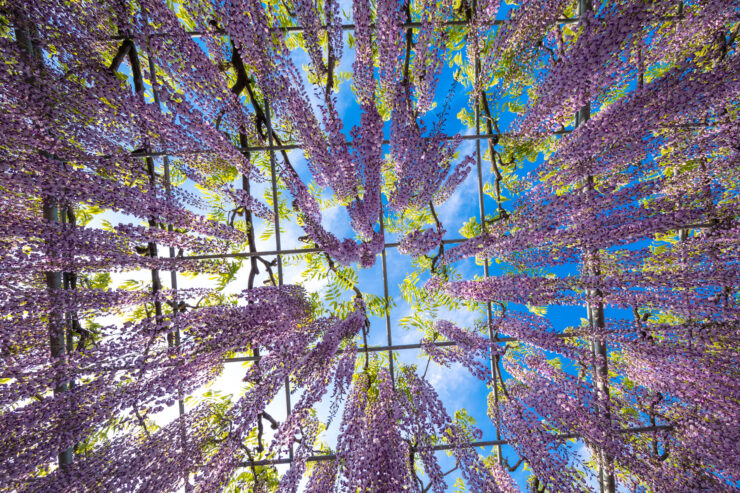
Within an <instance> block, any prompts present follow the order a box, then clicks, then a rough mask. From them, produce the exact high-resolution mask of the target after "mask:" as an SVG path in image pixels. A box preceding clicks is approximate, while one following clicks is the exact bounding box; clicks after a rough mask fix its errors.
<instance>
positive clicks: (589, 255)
mask: <svg viewBox="0 0 740 493" xmlns="http://www.w3.org/2000/svg"><path fill="white" fill-rule="evenodd" d="M592 9H593V5H592V3H591V0H578V18H579V19H580V18H581V17H582V16H583V15H584V14H585V13H586V12H587V11H590V10H592ZM590 117H591V104H590V103H587V104H586V105H584V106H583V107H582V108H581V109H580V110H578V112H577V113H576V115H575V127H576V128H578V127H579V126H581V125H583V124H584V123H586V122H587V121H588V119H589V118H590ZM586 187H587V192H586V193H588V191H589V190H590V189H591V188H592V187H593V177H592V176H588V177H586ZM598 263H599V260H598V252H597V251H596V250H590V251H588V252H586V258H585V259H584V271H585V270H586V269H587V268H588V270H589V271H590V274H592V275H595V276H596V275H599V272H600V269H599V266H598ZM589 264H590V265H589ZM600 294H601V293H599V292H598V290H588V295H589V297H590V296H598V295H600ZM586 312H587V316H588V323H589V326H590V327H592V328H600V329H603V328H604V327H606V324H605V320H604V304H603V303H602V302H596V303H594V302H592V301H589V302H587V304H586ZM591 352H592V355H593V358H594V384H595V387H596V389H597V392H598V394H599V395H598V396H597V401H602V402H603V403H604V407H605V413H606V416H605V417H606V419H609V407H608V406H609V387H608V380H609V373H608V368H607V356H608V354H607V350H606V344H605V343H604V341H603V340H602V339H601V337H599V336H597V337H594V338H593V339H592V341H591ZM597 455H598V463H599V491H600V493H615V492H616V481H615V478H614V472H613V471H612V470H611V469H612V467H613V463H612V462H613V461H612V459H611V458H610V457H609V456H608V455H607V454H606V453H605V452H604V451H603V450H600V449H599V450H597Z"/></svg>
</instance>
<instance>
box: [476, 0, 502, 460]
mask: <svg viewBox="0 0 740 493" xmlns="http://www.w3.org/2000/svg"><path fill="white" fill-rule="evenodd" d="M475 4H476V2H475V1H474V2H473V11H474V12H475ZM474 63H475V67H474V70H475V72H474V77H475V80H474V82H473V87H474V88H475V87H476V86H477V84H478V79H479V78H480V58H479V55H478V52H477V50H476V52H475V61H474ZM480 104H481V102H480V98H476V101H475V135H480ZM480 141H481V139H475V164H476V171H477V173H478V207H479V213H480V224H481V232H482V233H483V235H486V234H487V227H486V205H485V200H484V197H485V196H484V194H483V165H482V159H481V150H480ZM483 276H484V277H485V278H488V277H489V276H490V272H489V270H488V259H487V258H484V259H483ZM486 322H487V324H486V325H487V326H488V337H489V338H490V339H491V340H494V338H495V337H496V336H497V335H498V334H494V332H493V313H492V310H491V302H490V301H489V302H486ZM490 366H491V381H492V385H493V401H494V405H495V406H496V417H497V419H496V421H497V422H496V423H495V425H496V440H498V441H500V440H501V423H499V422H498V415H499V414H498V405H499V399H500V397H499V394H498V358H497V357H496V356H495V355H494V354H493V352H491V353H490ZM496 456H497V459H498V463H499V464H503V461H504V456H503V450H502V446H501V444H500V443H499V444H496Z"/></svg>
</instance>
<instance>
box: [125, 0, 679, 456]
mask: <svg viewBox="0 0 740 493" xmlns="http://www.w3.org/2000/svg"><path fill="white" fill-rule="evenodd" d="M579 3H580V2H579ZM469 22H470V21H468V20H465V21H457V20H456V21H450V22H446V23H444V25H446V26H465V25H468V24H469ZM558 22H559V23H560V24H573V23H577V22H578V18H575V19H559V21H558ZM504 23H505V21H499V20H496V21H494V22H491V23H490V25H492V26H495V25H502V24H504ZM402 26H403V27H405V28H407V29H415V28H419V27H421V23H419V22H407V23H404V24H402ZM354 27H355V26H354V24H343V25H342V28H343V29H344V30H352V29H354ZM321 28H323V29H325V28H326V26H321ZM275 30H278V31H279V30H282V31H285V32H302V30H303V29H302V27H300V26H296V27H287V28H275ZM189 34H190V35H191V36H193V37H199V36H204V35H221V34H223V33H219V32H199V31H190V32H189ZM162 35H167V33H154V34H153V36H162ZM111 39H136V36H133V37H132V36H113V37H111ZM150 55H151V53H150ZM149 63H150V71H151V73H152V76H153V77H155V70H154V68H155V67H154V62H153V60H152V57H151V56H150V58H149ZM474 63H475V77H476V79H477V78H478V77H479V71H480V61H479V58H478V56H477V54H476V57H475V61H474ZM154 85H155V86H156V81H155V82H154ZM154 98H155V101H156V102H157V105H158V106H159V107H160V109H161V105H160V104H159V97H158V94H157V92H156V90H155V91H154ZM265 114H266V119H267V127H268V145H266V146H264V145H256V146H248V147H245V148H243V149H238V150H239V151H241V152H269V154H270V181H271V186H272V200H273V211H274V216H275V223H274V227H275V250H269V251H254V252H236V253H225V254H206V255H190V256H175V253H174V248H171V249H170V257H171V258H173V260H174V259H180V260H206V259H226V258H243V257H252V256H276V257H277V269H278V277H277V281H278V285H280V286H282V285H283V280H284V278H283V256H285V255H297V254H305V253H316V252H321V251H322V250H321V249H318V248H303V249H283V248H282V243H281V236H280V217H279V194H278V192H279V190H278V185H277V182H278V179H277V174H276V156H275V152H276V151H284V150H295V149H300V146H299V145H298V144H280V145H275V142H274V139H273V132H272V124H271V111H270V106H269V103H268V102H267V101H265ZM480 122H481V115H480V104H477V105H476V109H475V127H476V128H475V133H474V134H471V135H463V136H460V137H458V138H459V139H460V140H463V141H468V140H474V141H475V146H476V150H475V154H476V171H477V188H478V200H479V214H480V221H481V222H480V224H481V227H482V229H483V231H484V232H485V230H486V220H485V218H486V216H485V203H484V202H485V200H484V198H485V195H484V188H483V171H482V169H483V168H482V155H481V146H480V142H481V140H483V139H486V140H490V139H494V141H497V140H498V138H499V137H503V136H506V135H507V134H506V133H500V134H488V133H484V134H481V125H480ZM569 132H571V130H566V129H563V130H560V131H557V132H554V134H556V135H563V134H567V133H569ZM508 135H510V134H508ZM452 139H453V138H450V139H449V140H452ZM382 143H383V144H384V145H387V144H389V143H390V141H389V139H385V140H383V142H382ZM211 152H214V151H210V150H202V151H189V152H188V154H198V153H204V154H205V153H211ZM183 154H184V153H183ZM131 155H132V156H134V157H138V158H149V159H151V158H154V157H163V158H164V159H165V176H166V179H167V182H166V187H167V189H168V190H169V187H170V185H169V156H176V155H178V153H177V151H168V152H135V153H132V154H131ZM179 155H182V154H179ZM383 223H384V217H383V212H382V210H381V215H380V229H381V232H384V224H383ZM463 241H467V239H465V238H457V239H448V240H444V241H443V244H455V243H460V242H463ZM398 245H399V243H397V242H388V243H385V244H384V246H383V249H382V250H381V252H380V254H379V255H380V256H381V263H382V275H383V299H384V302H385V307H386V310H385V328H386V338H387V345H384V346H364V345H360V346H358V347H357V350H358V351H367V352H387V354H388V359H389V367H390V373H391V378H392V379H393V380H394V384H395V375H394V361H393V357H394V352H395V351H400V350H408V349H419V348H422V347H423V346H422V344H421V343H417V344H398V345H394V344H393V341H392V324H391V318H390V298H389V289H388V267H387V256H386V250H387V249H388V248H395V247H397V246H398ZM483 270H484V277H485V278H488V277H490V272H489V265H488V261H487V260H484V263H483ZM171 272H172V274H171V275H172V286H173V289H175V290H176V289H177V278H176V272H175V271H171ZM486 318H487V322H488V335H489V337H490V339H491V341H493V342H495V343H503V344H506V343H508V342H513V341H516V340H517V339H516V338H513V337H501V336H499V335H498V333H497V332H495V331H494V330H493V323H492V321H493V315H492V308H491V303H490V302H488V303H487V304H486ZM561 336H562V337H583V334H577V333H574V334H562V335H561ZM178 339H179V337H178ZM434 344H436V345H437V346H440V347H445V346H453V345H455V343H454V342H451V341H446V342H435V343H434ZM259 358H260V356H259V355H254V356H243V357H233V358H227V359H226V361H227V362H248V361H257V360H259ZM490 369H491V375H492V379H493V392H494V398H495V403H496V405H498V402H499V395H498V386H497V376H499V372H500V369H499V368H498V361H497V358H496V357H495V356H494V355H493V354H491V355H490ZM285 398H286V412H287V414H288V415H290V413H291V390H290V381H289V380H288V379H287V378H286V381H285ZM179 403H180V406H179V408H180V413H181V415H182V414H184V413H185V409H184V406H183V404H182V399H180V401H179ZM495 428H496V439H495V440H484V441H475V442H471V443H468V444H466V446H469V447H488V446H493V447H496V450H497V455H498V460H499V462H500V463H501V462H502V461H503V454H502V446H503V445H507V444H509V443H510V442H509V441H508V440H506V439H502V437H501V433H500V423H496V427H495ZM670 429H671V427H670V426H669V425H654V426H645V427H635V428H627V429H622V430H617V432H618V433H644V432H655V431H659V430H670ZM555 437H556V438H558V439H563V440H565V439H569V438H578V435H576V434H562V435H557V436H555ZM451 448H454V446H453V445H437V446H434V447H433V449H434V450H435V451H436V450H449V449H451ZM333 459H336V456H335V455H334V454H331V453H326V454H317V455H312V456H310V457H308V458H307V459H306V460H307V461H309V462H313V461H323V460H333ZM293 461H294V457H293V449H292V447H291V448H290V456H289V457H288V458H275V459H266V460H252V461H242V462H240V463H239V467H252V466H267V465H279V464H290V463H292V462H293Z"/></svg>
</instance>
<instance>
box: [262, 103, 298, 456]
mask: <svg viewBox="0 0 740 493" xmlns="http://www.w3.org/2000/svg"><path fill="white" fill-rule="evenodd" d="M270 113H271V111H270V101H268V99H267V96H265V118H266V119H267V139H268V142H269V144H270V181H272V210H273V213H274V214H275V250H276V251H277V261H278V263H277V268H278V286H282V285H283V257H282V245H281V242H280V198H279V196H278V189H277V173H276V171H275V151H274V146H273V139H272V135H273V129H272V116H271V115H270ZM291 407H292V406H291V404H290V378H289V377H285V410H286V412H287V414H286V417H287V416H290V413H291ZM289 452H290V458H291V459H293V443H292V442H291V444H290V449H289Z"/></svg>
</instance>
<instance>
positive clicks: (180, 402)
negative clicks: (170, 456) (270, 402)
mask: <svg viewBox="0 0 740 493" xmlns="http://www.w3.org/2000/svg"><path fill="white" fill-rule="evenodd" d="M143 18H144V22H145V23H146V22H147V17H146V12H143ZM146 49H147V55H148V57H147V58H148V61H149V77H150V80H151V84H152V96H153V97H154V104H156V105H157V109H158V110H159V112H160V113H163V111H162V102H161V100H160V98H159V91H157V85H158V84H159V83H158V81H157V72H156V67H155V66H154V57H153V56H152V49H151V45H150V41H149V37H147V38H146ZM162 164H163V167H164V188H165V193H166V195H167V199H168V200H171V199H172V181H171V178H170V157H169V156H168V155H167V154H164V155H163V156H162ZM167 231H168V232H170V233H171V232H172V231H173V228H172V224H168V225H167ZM169 254H170V258H175V257H176V256H177V255H176V253H175V247H173V246H171V247H170V248H169ZM170 286H171V287H172V293H173V294H172V322H173V325H174V326H175V331H174V340H172V339H169V340H168V342H169V343H170V345H171V346H172V345H174V346H179V345H180V327H179V326H178V324H177V313H178V310H179V304H178V301H177V271H176V270H174V269H173V270H171V271H170ZM177 410H178V414H179V416H180V418H182V417H183V416H185V400H184V396H183V393H182V390H181V389H180V388H179V386H178V389H177ZM180 442H181V447H182V449H183V452H184V451H185V447H186V443H187V430H186V429H185V428H184V423H183V428H182V430H181V432H180ZM183 475H184V480H185V492H186V493H189V492H190V491H191V486H190V478H189V473H188V472H187V471H184V472H183Z"/></svg>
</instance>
